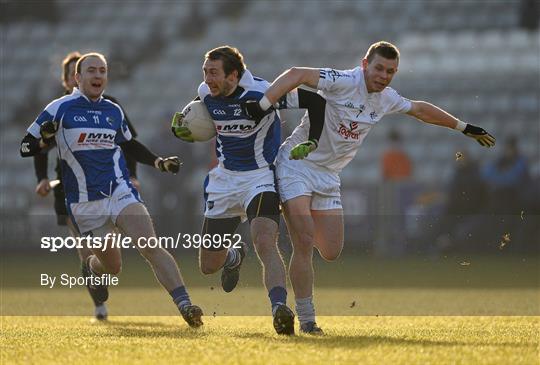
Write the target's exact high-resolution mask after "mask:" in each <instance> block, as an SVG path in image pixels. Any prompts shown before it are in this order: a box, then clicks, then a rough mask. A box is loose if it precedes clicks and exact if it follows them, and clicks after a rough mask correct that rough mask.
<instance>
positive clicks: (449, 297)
mask: <svg viewBox="0 0 540 365" xmlns="http://www.w3.org/2000/svg"><path fill="white" fill-rule="evenodd" d="M1 261H2V265H1V271H2V277H1V283H2V287H1V289H2V290H1V291H0V302H1V309H2V311H1V312H2V316H1V317H0V318H1V325H2V326H1V327H2V330H1V351H0V353H1V358H0V364H87V363H88V364H107V365H112V364H117V363H119V364H155V363H163V364H170V363H179V364H211V365H221V364H254V363H255V364H258V363H265V364H288V365H289V364H309V365H314V364H325V365H328V364H437V365H438V364H535V365H538V364H539V363H540V360H539V359H540V338H539V332H540V290H539V278H540V275H539V267H540V265H539V260H538V258H531V257H526V258H525V257H524V258H504V257H500V258H497V257H495V258H474V257H457V258H450V257H449V258H447V259H443V260H438V261H426V260H391V261H388V262H387V261H380V260H375V259H354V258H350V257H344V259H343V260H341V261H340V262H339V263H338V264H326V263H321V262H318V261H317V262H316V265H317V268H316V273H317V283H318V286H317V288H316V290H315V306H316V309H317V313H318V314H319V316H318V320H317V321H318V323H319V325H320V326H321V327H322V328H323V329H324V331H325V335H324V336H323V337H311V336H306V335H297V336H294V337H283V336H278V335H276V334H275V332H274V330H273V327H272V320H271V317H270V316H268V314H269V312H270V310H269V303H268V298H267V293H266V292H265V290H264V288H262V287H261V285H260V283H261V273H260V267H259V266H258V263H257V262H256V261H255V260H248V262H247V263H246V267H243V268H242V277H241V281H240V285H239V287H238V288H236V289H235V291H234V292H232V293H230V294H226V293H224V292H223V291H222V290H221V289H220V285H219V275H214V276H210V277H203V276H202V275H200V274H199V272H198V270H197V268H196V260H195V259H189V258H182V260H181V261H182V262H181V267H182V271H183V273H184V277H185V278H186V282H187V283H188V287H189V292H190V295H191V297H192V299H193V301H194V302H195V303H197V304H199V305H200V306H201V307H202V308H203V310H204V311H205V314H206V316H205V317H204V322H205V325H204V327H203V328H202V329H199V330H192V329H190V328H188V326H187V325H186V324H185V323H184V321H183V320H182V319H181V317H180V316H179V315H178V313H177V311H176V309H175V308H174V305H173V304H172V302H171V300H170V297H169V296H168V295H167V293H166V292H165V291H164V290H163V289H162V288H160V287H159V286H158V284H157V283H156V282H155V279H154V278H153V275H152V273H151V271H150V270H149V268H148V267H147V265H145V264H144V262H143V261H142V260H141V259H140V258H139V257H136V256H128V257H126V260H125V264H126V265H125V271H124V272H123V273H122V275H121V277H120V281H121V285H120V286H119V287H115V288H111V290H110V292H111V297H110V299H109V301H108V304H109V313H110V320H109V321H108V322H107V323H95V322H94V323H92V322H91V317H90V314H91V312H92V306H91V304H90V299H89V297H88V294H87V293H86V290H85V288H73V289H65V288H64V289H62V288H54V289H48V288H45V287H41V286H40V285H39V274H40V273H43V272H46V273H50V274H59V273H61V272H69V273H71V274H74V275H75V274H77V272H78V270H79V269H78V263H77V259H76V257H74V256H73V255H70V256H67V257H64V258H60V257H58V258H57V257H54V256H51V258H50V259H46V260H44V259H42V258H41V257H33V256H28V255H25V256H21V257H17V256H16V255H9V256H5V257H3V258H2V260H1ZM463 261H467V262H468V263H470V264H469V265H467V266H464V265H462V264H461V263H462V262H463ZM21 268H24V270H21ZM289 290H290V294H291V296H290V303H291V302H292V301H293V298H292V290H291V289H290V286H289ZM297 331H298V325H297Z"/></svg>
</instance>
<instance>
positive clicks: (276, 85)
mask: <svg viewBox="0 0 540 365" xmlns="http://www.w3.org/2000/svg"><path fill="white" fill-rule="evenodd" d="M319 76H320V70H319V69H318V68H308V67H293V68H290V69H288V70H287V71H285V72H284V73H282V74H281V75H279V76H278V78H277V79H275V80H274V82H273V83H272V85H270V87H269V88H268V90H266V92H265V94H264V96H263V97H262V99H261V100H259V102H256V101H253V102H248V103H246V104H244V105H243V109H244V113H246V114H247V115H248V116H249V117H251V118H252V119H254V120H260V119H262V118H263V117H264V116H265V115H266V114H267V111H268V109H270V107H272V106H273V105H274V104H276V103H277V102H278V100H279V99H280V98H281V97H282V96H283V95H286V94H287V93H288V92H289V91H291V90H292V89H294V88H296V87H298V86H300V85H306V86H309V87H311V88H313V89H315V88H317V85H318V83H319Z"/></svg>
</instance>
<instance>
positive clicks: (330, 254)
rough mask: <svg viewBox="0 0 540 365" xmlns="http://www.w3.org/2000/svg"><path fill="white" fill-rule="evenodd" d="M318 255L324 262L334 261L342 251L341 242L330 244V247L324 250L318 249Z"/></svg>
mask: <svg viewBox="0 0 540 365" xmlns="http://www.w3.org/2000/svg"><path fill="white" fill-rule="evenodd" d="M318 249H319V254H320V255H321V257H322V258H323V259H325V260H326V261H335V260H337V259H338V258H339V256H340V255H341V251H342V250H343V242H332V243H331V244H330V245H328V246H327V247H324V248H320V247H319V248H318Z"/></svg>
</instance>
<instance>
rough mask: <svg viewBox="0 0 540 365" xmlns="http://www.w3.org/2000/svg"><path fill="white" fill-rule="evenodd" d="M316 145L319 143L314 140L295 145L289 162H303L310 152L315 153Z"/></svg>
mask: <svg viewBox="0 0 540 365" xmlns="http://www.w3.org/2000/svg"><path fill="white" fill-rule="evenodd" d="M318 145H319V143H318V142H317V140H316V139H310V140H309V141H306V142H303V143H299V144H297V145H296V146H294V147H293V149H292V150H291V154H290V155H289V160H303V159H304V158H306V157H307V156H308V155H309V154H310V152H313V151H315V150H316V149H317V146H318Z"/></svg>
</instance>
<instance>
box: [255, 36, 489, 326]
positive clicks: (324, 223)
mask: <svg viewBox="0 0 540 365" xmlns="http://www.w3.org/2000/svg"><path fill="white" fill-rule="evenodd" d="M398 64H399V51H398V49H397V48H396V47H395V46H394V45H393V44H390V43H388V42H377V43H375V44H373V45H371V47H370V48H369V50H368V51H367V53H366V55H365V57H364V59H363V60H362V64H361V66H360V67H356V68H354V69H352V70H346V71H338V70H333V69H330V68H304V67H293V68H291V69H289V70H287V71H286V72H284V73H283V74H282V75H281V76H279V77H278V78H277V79H276V80H275V81H274V82H273V83H272V85H271V86H270V88H269V89H268V90H267V91H266V92H265V96H264V97H262V98H261V99H260V101H259V102H258V103H246V105H245V108H246V109H247V112H248V114H249V115H250V116H251V117H252V118H253V119H255V120H259V119H260V118H261V117H262V116H263V115H265V113H267V111H268V110H271V109H272V106H273V105H274V104H276V103H278V102H279V100H280V98H282V97H283V95H286V94H287V93H289V91H291V90H292V89H294V88H296V87H298V86H300V85H306V86H309V87H311V88H316V89H318V90H319V94H320V95H322V96H324V97H325V99H326V102H327V104H326V111H325V121H324V128H323V130H322V134H321V138H320V139H319V140H313V139H310V138H309V136H308V134H307V130H308V128H309V125H310V120H309V118H308V117H307V116H306V117H304V118H303V120H302V123H301V124H300V125H299V126H298V127H297V128H296V129H295V130H294V132H293V133H292V135H291V136H290V137H289V138H287V140H286V141H285V142H284V143H283V145H282V146H281V148H280V151H279V153H278V157H277V164H276V169H277V171H276V172H277V177H278V186H279V194H280V197H281V201H282V203H283V205H284V215H285V218H286V222H287V227H288V229H289V233H290V235H291V239H292V244H293V255H292V258H291V262H290V267H289V275H290V279H291V282H292V285H293V290H294V294H295V298H296V311H297V314H298V319H299V321H300V325H301V330H302V331H304V332H307V333H321V332H322V331H321V330H320V328H319V327H318V326H317V324H316V321H315V309H314V306H313V299H312V298H313V266H312V254H313V247H316V248H317V249H318V251H319V253H320V254H321V256H322V257H323V258H324V259H326V260H329V261H333V260H335V259H337V258H338V257H339V255H340V253H341V250H342V248H343V210H342V206H341V195H340V179H339V173H340V171H341V170H342V169H343V168H344V167H345V166H346V165H347V164H348V163H349V161H350V160H351V159H352V158H353V157H354V155H355V154H356V151H357V150H358V147H359V146H360V145H361V144H362V141H363V140H364V138H365V137H366V135H367V134H368V132H369V131H370V130H371V128H372V127H373V126H374V125H375V124H376V123H377V122H378V121H379V120H381V118H382V117H383V116H385V115H388V114H392V113H406V114H408V115H410V116H412V117H415V118H417V119H419V120H421V121H423V122H425V123H429V124H435V125H439V126H441V127H447V128H450V129H455V130H458V131H461V132H463V134H465V135H466V136H468V137H471V138H474V139H475V140H476V141H478V143H480V144H481V145H482V146H485V147H492V146H494V145H495V138H493V136H491V135H490V134H489V133H487V132H486V131H485V130H484V129H482V128H480V127H477V126H474V125H472V124H468V123H465V122H463V121H461V120H459V119H457V118H456V117H454V116H452V115H451V114H449V113H447V112H446V111H444V110H442V109H440V108H438V107H436V106H434V105H432V104H430V103H427V102H425V101H414V100H408V99H406V98H403V97H402V96H400V95H399V94H398V93H397V92H396V91H395V90H394V89H392V88H390V87H389V85H390V82H391V81H392V78H393V77H394V75H395V74H396V72H397V70H398Z"/></svg>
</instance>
